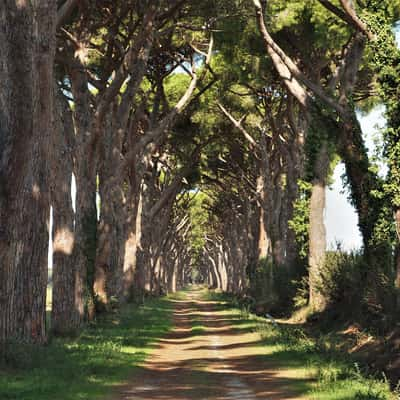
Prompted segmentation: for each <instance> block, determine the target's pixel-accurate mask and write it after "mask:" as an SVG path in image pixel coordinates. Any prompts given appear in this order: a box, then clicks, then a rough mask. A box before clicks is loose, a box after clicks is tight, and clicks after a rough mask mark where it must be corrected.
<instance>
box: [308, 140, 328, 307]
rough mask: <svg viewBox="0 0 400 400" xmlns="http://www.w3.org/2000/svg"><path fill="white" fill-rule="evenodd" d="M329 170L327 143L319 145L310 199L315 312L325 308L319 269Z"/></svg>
mask: <svg viewBox="0 0 400 400" xmlns="http://www.w3.org/2000/svg"><path fill="white" fill-rule="evenodd" d="M328 168H329V154H328V148H327V143H326V142H324V143H323V144H322V145H321V149H320V151H319V153H318V156H317V160H316V161H315V165H314V179H313V183H312V192H311V199H310V225H309V285H310V299H309V303H310V306H311V307H312V308H313V309H314V310H315V311H322V310H323V309H324V308H325V306H326V299H325V298H324V296H323V295H322V293H321V291H320V288H321V284H322V282H321V268H322V267H323V265H324V263H325V252H326V230H325V223H324V211H325V197H326V179H327V173H328Z"/></svg>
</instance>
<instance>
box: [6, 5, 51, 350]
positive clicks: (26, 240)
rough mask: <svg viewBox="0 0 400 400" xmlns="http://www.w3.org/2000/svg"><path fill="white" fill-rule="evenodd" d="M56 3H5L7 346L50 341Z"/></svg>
mask: <svg viewBox="0 0 400 400" xmlns="http://www.w3.org/2000/svg"><path fill="white" fill-rule="evenodd" d="M55 21H56V2H55V1H52V0H38V1H36V2H27V1H17V0H14V1H13V0H3V1H2V2H1V3H0V26H1V29H0V60H1V62H0V81H1V87H0V342H4V341H7V340H10V339H17V340H21V341H28V342H39V343H40V342H44V341H45V338H46V330H45V312H46V286H47V252H48V230H47V222H48V215H49V195H48V168H49V152H50V151H51V149H50V148H49V146H50V140H49V137H50V135H51V132H52V121H53V101H52V100H53V82H54V80H53V63H54V53H55Z"/></svg>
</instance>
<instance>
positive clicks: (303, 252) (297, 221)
mask: <svg viewBox="0 0 400 400" xmlns="http://www.w3.org/2000/svg"><path fill="white" fill-rule="evenodd" d="M298 186H299V197H298V199H297V200H296V203H295V204H294V213H293V218H292V219H291V220H290V221H289V227H290V229H292V230H293V232H294V233H295V234H296V242H297V244H298V248H299V256H300V258H302V259H306V258H307V256H308V226H309V223H310V219H309V212H310V196H311V184H310V183H308V182H306V181H303V180H300V181H299V182H298Z"/></svg>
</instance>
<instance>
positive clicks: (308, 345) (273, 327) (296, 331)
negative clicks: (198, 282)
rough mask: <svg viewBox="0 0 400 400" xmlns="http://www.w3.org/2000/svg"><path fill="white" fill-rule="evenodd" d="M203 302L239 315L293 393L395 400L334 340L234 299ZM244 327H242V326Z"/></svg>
mask: <svg viewBox="0 0 400 400" xmlns="http://www.w3.org/2000/svg"><path fill="white" fill-rule="evenodd" d="M204 299H205V300H209V301H215V302H217V303H218V304H219V305H223V306H224V307H230V308H231V309H232V312H237V313H239V315H240V318H241V320H242V323H244V324H246V326H247V327H251V329H252V330H254V331H257V332H258V333H259V335H260V341H259V342H258V343H257V346H259V347H260V358H261V359H263V360H264V362H265V364H266V365H271V366H273V367H274V369H276V370H282V371H283V370H285V371H290V372H291V374H290V375H291V376H293V377H295V378H296V379H293V383H291V385H293V386H294V387H293V389H294V390H295V391H296V392H297V393H298V395H299V398H302V399H307V400H395V399H400V395H399V394H395V393H392V392H391V391H390V385H389V383H388V382H387V380H386V379H385V377H384V376H375V377H373V376H367V375H366V374H365V373H364V371H363V369H362V367H361V366H360V365H359V364H357V363H356V362H354V361H353V360H352V359H351V357H349V356H348V355H347V354H344V353H341V352H339V351H337V346H336V345H334V344H332V343H331V338H329V337H328V336H329V335H328V336H327V335H324V334H321V335H320V336H318V337H314V336H312V337H311V336H310V335H308V334H307V332H306V331H305V330H304V329H302V328H301V327H298V326H294V325H285V324H274V323H273V322H272V321H270V320H266V319H264V318H261V317H258V316H256V315H254V314H252V313H250V311H249V307H247V306H246V305H243V304H240V303H239V301H238V300H237V299H235V298H234V297H232V296H230V295H227V294H224V293H218V292H213V291H210V292H205V293H204ZM242 326H243V325H242Z"/></svg>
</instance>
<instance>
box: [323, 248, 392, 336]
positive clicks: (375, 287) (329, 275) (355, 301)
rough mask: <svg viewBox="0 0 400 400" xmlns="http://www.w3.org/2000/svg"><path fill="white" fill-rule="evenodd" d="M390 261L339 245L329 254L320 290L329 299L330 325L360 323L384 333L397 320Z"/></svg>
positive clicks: (326, 317)
mask: <svg viewBox="0 0 400 400" xmlns="http://www.w3.org/2000/svg"><path fill="white" fill-rule="evenodd" d="M390 265H391V264H390V262H387V261H386V262H385V260H384V258H383V259H379V260H378V259H375V262H373V259H372V258H370V257H367V256H366V255H365V254H363V253H362V252H356V251H352V252H349V253H347V252H344V251H342V250H341V248H340V245H338V249H337V250H336V251H329V252H327V254H326V259H325V264H324V265H323V267H321V271H320V277H321V279H320V283H319V286H318V290H319V291H320V292H321V293H322V295H323V296H324V298H325V299H326V300H327V311H326V315H322V318H323V319H324V318H325V319H326V320H327V322H328V324H329V323H330V324H332V323H333V322H344V321H347V320H352V321H358V322H359V323H361V324H362V325H364V326H366V327H367V328H368V329H371V330H378V331H379V332H385V331H387V330H388V329H390V326H392V325H393V323H394V321H395V320H396V318H397V317H396V302H395V299H396V297H395V296H396V295H395V290H394V287H393V279H394V278H393V277H392V276H391V275H390V274H389V273H388V271H387V268H388V266H390Z"/></svg>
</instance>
